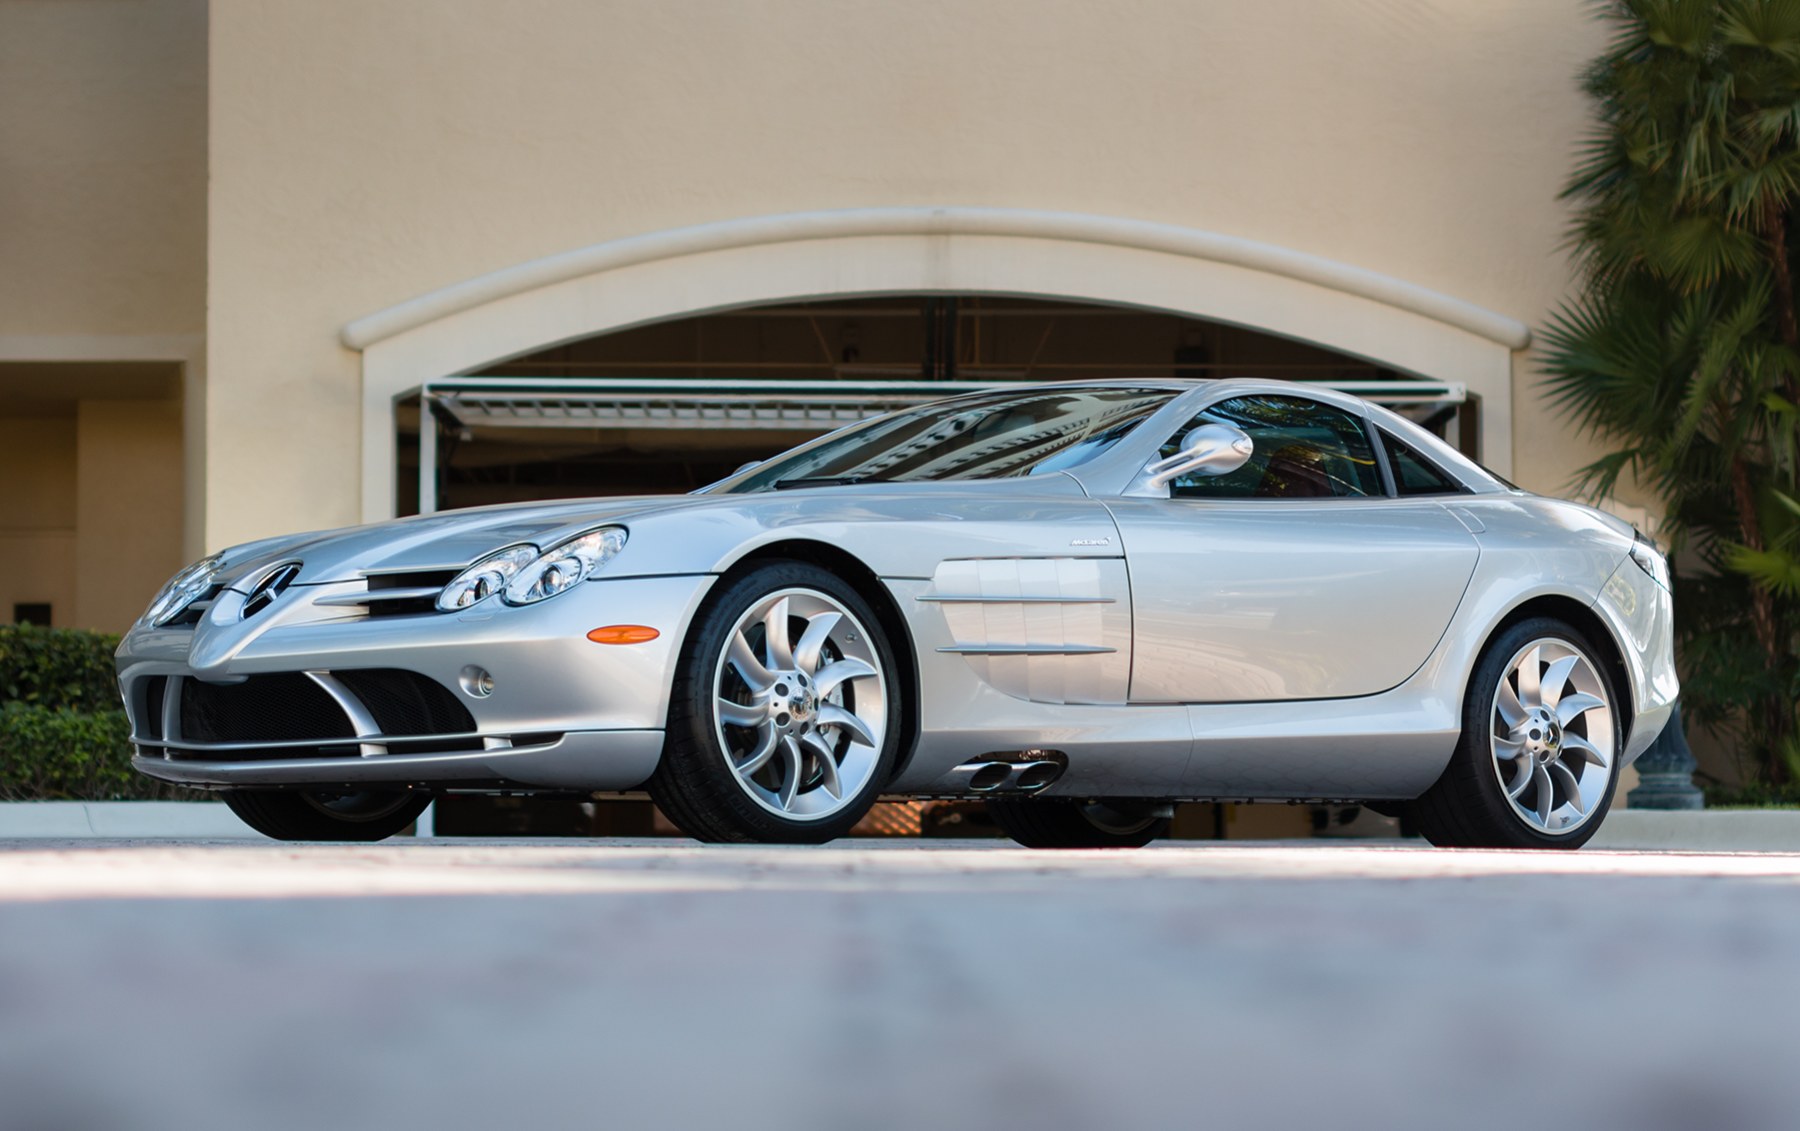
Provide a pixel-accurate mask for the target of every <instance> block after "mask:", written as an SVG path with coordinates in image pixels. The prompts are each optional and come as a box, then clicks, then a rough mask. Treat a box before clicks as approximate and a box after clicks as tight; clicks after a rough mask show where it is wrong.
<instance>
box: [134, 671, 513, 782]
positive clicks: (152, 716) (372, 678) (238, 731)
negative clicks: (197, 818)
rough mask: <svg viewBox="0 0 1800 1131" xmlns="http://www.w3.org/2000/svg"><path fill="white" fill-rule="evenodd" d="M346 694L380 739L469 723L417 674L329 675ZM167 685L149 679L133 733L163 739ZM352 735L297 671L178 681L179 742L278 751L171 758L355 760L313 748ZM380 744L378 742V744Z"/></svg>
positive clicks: (473, 745) (461, 746) (464, 745)
mask: <svg viewBox="0 0 1800 1131" xmlns="http://www.w3.org/2000/svg"><path fill="white" fill-rule="evenodd" d="M331 674H332V676H333V677H335V678H336V679H337V681H338V682H339V683H340V684H342V685H343V688H344V690H346V691H348V692H349V693H350V694H351V695H353V696H355V697H356V699H357V700H359V701H360V702H361V703H362V704H363V706H364V707H366V708H367V709H368V712H369V714H370V715H371V716H372V717H373V718H374V720H375V725H376V726H377V727H378V728H379V729H380V732H381V736H382V737H392V738H406V737H416V736H429V735H451V734H462V735H467V734H468V733H470V732H471V731H473V730H474V729H475V719H474V717H473V716H472V715H470V714H469V710H468V708H467V707H464V706H463V705H462V703H461V702H459V701H458V700H457V698H456V695H455V694H454V693H453V692H451V691H450V689H449V688H447V687H445V686H443V685H442V684H440V683H438V682H437V681H436V680H433V679H430V678H428V677H426V676H423V675H420V674H418V673H417V672H409V671H402V670H400V669H398V668H369V669H363V670H359V671H340V672H332V673H331ZM166 687H167V682H166V680H165V679H163V677H155V679H154V681H153V682H152V683H151V685H150V686H149V687H148V688H147V689H146V695H145V700H146V702H145V706H146V708H147V710H146V715H147V716H148V718H146V719H145V720H144V721H145V724H146V725H145V726H143V727H142V728H141V729H140V732H139V733H142V734H145V735H146V736H150V737H154V738H163V737H165V736H164V735H162V734H161V733H160V727H159V726H158V725H157V723H156V722H154V721H152V720H158V721H159V720H160V718H161V700H162V698H163V696H164V694H165V693H166ZM353 737H356V728H355V726H354V725H353V724H352V723H351V721H350V718H349V716H348V715H347V714H345V712H344V709H343V708H342V707H340V706H339V705H338V702H337V700H335V699H333V698H332V697H331V694H330V693H329V692H327V691H326V690H325V689H324V688H323V687H321V686H319V684H318V683H316V682H314V681H313V679H312V678H311V677H309V676H308V675H306V674H305V673H303V672H281V673H274V674H269V675H253V676H250V677H249V678H248V679H246V680H244V681H243V682H242V683H226V684H219V683H203V682H201V681H200V680H198V679H192V678H189V679H184V680H182V681H181V735H180V739H179V740H178V741H187V742H196V743H213V742H218V743H238V742H278V743H281V744H282V745H280V746H271V747H262V748H254V749H249V750H244V749H227V750H187V749H183V748H180V747H176V748H174V749H173V750H172V752H171V753H172V754H173V756H174V757H176V758H183V759H203V760H208V761H238V760H250V759H257V760H262V759H274V758H319V757H329V758H356V757H360V756H361V751H360V749H359V747H360V744H344V745H337V746H317V745H312V743H316V742H318V741H319V740H321V739H333V738H353ZM377 741H379V739H377ZM481 747H482V742H481V740H480V739H478V738H473V739H471V738H460V739H446V740H444V741H443V742H441V743H432V744H431V745H430V748H431V749H437V750H471V749H472V750H479V749H481Z"/></svg>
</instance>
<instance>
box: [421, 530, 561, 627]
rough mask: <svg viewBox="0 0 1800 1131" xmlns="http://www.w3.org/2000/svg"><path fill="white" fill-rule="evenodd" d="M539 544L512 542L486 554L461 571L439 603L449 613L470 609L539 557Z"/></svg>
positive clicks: (498, 589) (494, 592)
mask: <svg viewBox="0 0 1800 1131" xmlns="http://www.w3.org/2000/svg"><path fill="white" fill-rule="evenodd" d="M537 557H538V548H537V547H536V546H524V545H521V546H508V547H507V548H506V549H504V550H498V551H496V552H494V553H492V554H489V555H488V556H487V557H485V558H482V559H481V560H480V561H478V562H476V563H475V564H474V565H472V566H470V567H469V568H468V569H465V570H463V571H462V572H461V573H459V574H457V575H456V576H455V577H454V578H453V579H452V580H451V582H450V584H448V585H446V586H444V591H443V592H442V593H439V594H438V599H437V607H438V608H439V609H441V610H443V611H444V612H446V613H454V612H456V611H457V610H459V609H466V608H468V607H469V606H470V605H473V604H476V603H478V602H481V601H485V600H487V599H488V598H489V597H491V596H493V595H494V594H496V593H498V592H500V591H501V590H502V589H505V588H506V583H507V582H509V581H511V580H512V579H513V575H514V574H516V573H518V572H519V571H520V570H521V569H524V568H525V567H526V566H528V565H530V564H531V563H532V562H534V561H536V560H537Z"/></svg>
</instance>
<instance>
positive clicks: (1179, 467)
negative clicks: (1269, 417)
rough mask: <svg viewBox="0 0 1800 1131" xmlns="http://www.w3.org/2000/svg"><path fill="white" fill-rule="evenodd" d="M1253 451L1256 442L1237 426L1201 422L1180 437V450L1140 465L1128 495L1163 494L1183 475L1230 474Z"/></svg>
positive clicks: (1242, 463) (1254, 451)
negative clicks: (1141, 469)
mask: <svg viewBox="0 0 1800 1131" xmlns="http://www.w3.org/2000/svg"><path fill="white" fill-rule="evenodd" d="M1254 454H1256V443H1255V441H1253V440H1251V439H1250V436H1249V434H1248V433H1246V432H1245V431H1244V430H1243V429H1241V428H1233V427H1232V426H1231V425H1229V424H1202V425H1200V426H1199V427H1198V428H1195V429H1194V430H1193V431H1192V432H1189V433H1188V434H1187V435H1185V436H1183V437H1182V438H1181V450H1180V451H1178V452H1176V453H1175V454H1174V455H1172V456H1169V457H1168V458H1166V459H1159V460H1153V461H1152V462H1150V463H1148V464H1146V465H1145V466H1144V470H1143V472H1142V473H1141V474H1139V476H1138V480H1137V482H1136V483H1134V484H1132V490H1131V492H1130V493H1131V494H1134V495H1164V496H1166V495H1167V493H1168V486H1169V484H1170V483H1172V482H1173V481H1175V480H1176V479H1179V478H1180V477H1181V476H1183V475H1204V476H1214V475H1230V474H1231V473H1232V472H1234V471H1236V470H1237V469H1238V468H1240V467H1242V466H1244V464H1245V463H1247V462H1248V461H1249V459H1250V457H1251V456H1252V455H1254Z"/></svg>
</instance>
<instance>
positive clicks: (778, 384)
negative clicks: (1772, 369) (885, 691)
mask: <svg viewBox="0 0 1800 1131" xmlns="http://www.w3.org/2000/svg"><path fill="white" fill-rule="evenodd" d="M1316 383H1317V384H1318V385H1320V386H1321V387H1323V388H1329V389H1337V390H1340V391H1342V392H1346V393H1353V394H1355V395H1356V396H1359V397H1364V398H1367V399H1368V400H1371V401H1374V402H1376V403H1378V404H1386V405H1459V404H1463V403H1464V402H1465V401H1467V400H1468V399H1469V396H1468V390H1467V387H1466V386H1464V385H1463V383H1462V382H1460V381H1427V380H1392V381H1362V380H1355V381H1318V382H1316ZM1005 384H1008V383H1007V382H993V381H800V380H790V381H784V380H716V379H698V380H683V379H680V378H674V379H670V378H605V379H580V378H566V379H564V378H544V377H446V378H442V379H440V380H436V381H429V382H426V383H425V384H423V385H421V386H419V387H418V388H417V389H415V390H413V391H412V392H411V393H410V394H408V397H410V396H417V397H419V398H420V404H421V406H422V407H423V409H424V410H423V411H421V412H420V414H419V513H421V514H429V513H431V512H432V511H435V510H436V509H437V472H438V435H437V428H436V427H434V426H432V425H433V421H434V420H435V419H442V420H444V421H446V422H447V423H450V424H451V425H453V426H455V427H460V428H683V429H695V428H719V429H729V430H733V431H740V430H769V431H785V432H794V431H818V432H826V431H830V430H831V429H834V428H841V427H843V426H844V425H846V424H855V423H856V422H857V421H859V420H866V419H868V418H869V417H871V416H879V415H881V414H882V413H886V412H893V411H894V410H896V409H901V408H906V407H908V406H910V405H916V404H922V403H924V402H926V401H933V400H937V399H939V398H941V397H948V396H955V395H957V394H960V393H976V392H981V391H983V390H986V389H993V388H1000V387H1003V386H1004V385H1005Z"/></svg>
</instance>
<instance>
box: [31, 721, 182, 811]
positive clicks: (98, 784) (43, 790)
mask: <svg viewBox="0 0 1800 1131" xmlns="http://www.w3.org/2000/svg"><path fill="white" fill-rule="evenodd" d="M130 737H131V728H130V726H129V724H127V723H126V721H125V712H123V711H119V710H112V711H71V710H69V709H68V708H67V707H40V706H38V705H37V704H35V703H19V702H13V703H5V704H0V801H139V800H159V799H160V800H166V799H170V798H175V797H181V796H188V794H187V793H186V791H183V790H177V789H174V788H172V787H170V786H167V785H164V784H163V783H161V782H159V781H157V780H156V779H154V778H148V777H145V776H144V775H143V774H140V773H138V772H137V771H136V770H134V769H132V768H131V743H130V741H129V739H130Z"/></svg>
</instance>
